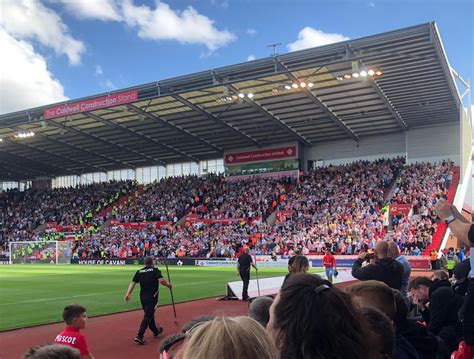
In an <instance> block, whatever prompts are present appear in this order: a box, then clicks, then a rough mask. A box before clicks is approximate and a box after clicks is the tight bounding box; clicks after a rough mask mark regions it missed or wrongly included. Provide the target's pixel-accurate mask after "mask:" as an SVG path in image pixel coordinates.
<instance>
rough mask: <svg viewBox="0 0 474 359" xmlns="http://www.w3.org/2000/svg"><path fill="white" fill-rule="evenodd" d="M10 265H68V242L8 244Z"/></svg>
mask: <svg viewBox="0 0 474 359" xmlns="http://www.w3.org/2000/svg"><path fill="white" fill-rule="evenodd" d="M9 253H10V263H12V264H16V263H51V264H69V263H71V257H72V243H71V242H70V241H31V242H28V241H24V242H10V244H9Z"/></svg>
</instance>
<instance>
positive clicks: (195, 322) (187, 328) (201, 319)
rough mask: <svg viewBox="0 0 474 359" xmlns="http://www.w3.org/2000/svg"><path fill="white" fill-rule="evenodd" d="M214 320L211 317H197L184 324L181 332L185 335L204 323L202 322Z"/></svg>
mask: <svg viewBox="0 0 474 359" xmlns="http://www.w3.org/2000/svg"><path fill="white" fill-rule="evenodd" d="M214 318H215V316H213V315H201V316H199V317H196V318H194V319H191V320H190V321H189V322H187V323H186V324H184V325H183V326H182V328H181V332H183V333H186V332H188V331H190V330H191V329H192V328H193V327H194V326H196V325H198V324H201V323H204V322H208V321H210V320H213V319H214Z"/></svg>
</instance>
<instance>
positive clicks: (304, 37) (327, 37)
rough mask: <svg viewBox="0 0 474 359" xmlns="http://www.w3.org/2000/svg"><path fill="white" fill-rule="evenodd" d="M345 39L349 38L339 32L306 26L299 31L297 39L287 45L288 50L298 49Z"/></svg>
mask: <svg viewBox="0 0 474 359" xmlns="http://www.w3.org/2000/svg"><path fill="white" fill-rule="evenodd" d="M345 40H349V38H348V37H346V36H344V35H341V34H327V33H325V32H323V31H321V30H318V29H313V28H312V27H309V26H307V27H305V28H304V29H303V30H301V31H300V32H299V34H298V40H296V41H295V42H292V43H291V44H288V45H287V47H288V50H289V51H298V50H303V49H307V48H310V47H316V46H322V45H327V44H332V43H334V42H340V41H345Z"/></svg>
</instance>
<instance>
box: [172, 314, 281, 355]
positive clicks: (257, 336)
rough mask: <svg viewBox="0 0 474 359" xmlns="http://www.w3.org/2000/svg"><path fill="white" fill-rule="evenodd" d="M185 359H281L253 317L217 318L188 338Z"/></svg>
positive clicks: (184, 347) (184, 351)
mask: <svg viewBox="0 0 474 359" xmlns="http://www.w3.org/2000/svg"><path fill="white" fill-rule="evenodd" d="M181 358H182V359H191V358H192V359H194V358H206V359H218V358H226V359H241V358H262V359H279V358H280V357H279V353H278V350H277V349H276V347H275V345H274V344H273V342H272V340H271V339H270V337H269V336H268V334H267V333H266V332H265V329H263V328H262V326H261V325H260V324H259V323H257V322H256V321H255V320H253V319H252V318H249V317H236V318H229V317H222V318H214V320H212V321H208V322H205V323H202V324H199V325H197V326H195V327H194V328H193V329H192V330H191V331H189V332H188V333H187V334H186V340H185V342H184V346H183V349H182V354H181Z"/></svg>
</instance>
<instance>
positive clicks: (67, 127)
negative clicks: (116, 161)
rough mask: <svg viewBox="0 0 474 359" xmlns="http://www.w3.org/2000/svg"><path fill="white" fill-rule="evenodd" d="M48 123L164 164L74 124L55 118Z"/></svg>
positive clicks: (133, 166)
mask: <svg viewBox="0 0 474 359" xmlns="http://www.w3.org/2000/svg"><path fill="white" fill-rule="evenodd" d="M48 123H51V124H53V125H54V126H56V127H60V128H63V129H65V130H66V131H71V132H74V133H76V134H78V135H80V136H83V137H90V138H93V139H95V140H97V141H99V142H102V143H103V144H105V145H106V146H112V147H115V148H116V149H118V150H119V151H126V152H130V153H133V154H134V155H138V156H140V157H141V158H144V159H146V160H147V161H151V162H153V163H155V164H157V165H160V166H162V165H163V164H164V162H162V161H160V160H157V159H155V158H153V157H150V156H147V155H144V154H142V153H140V152H138V151H135V150H132V149H130V148H127V147H125V146H122V145H119V144H118V143H115V142H111V141H109V140H105V139H103V138H101V137H99V136H96V135H94V134H92V133H89V132H86V131H84V130H78V129H77V128H75V127H72V126H66V125H63V124H62V123H59V122H56V121H54V120H48ZM127 167H130V168H135V167H136V166H135V165H133V164H127Z"/></svg>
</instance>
